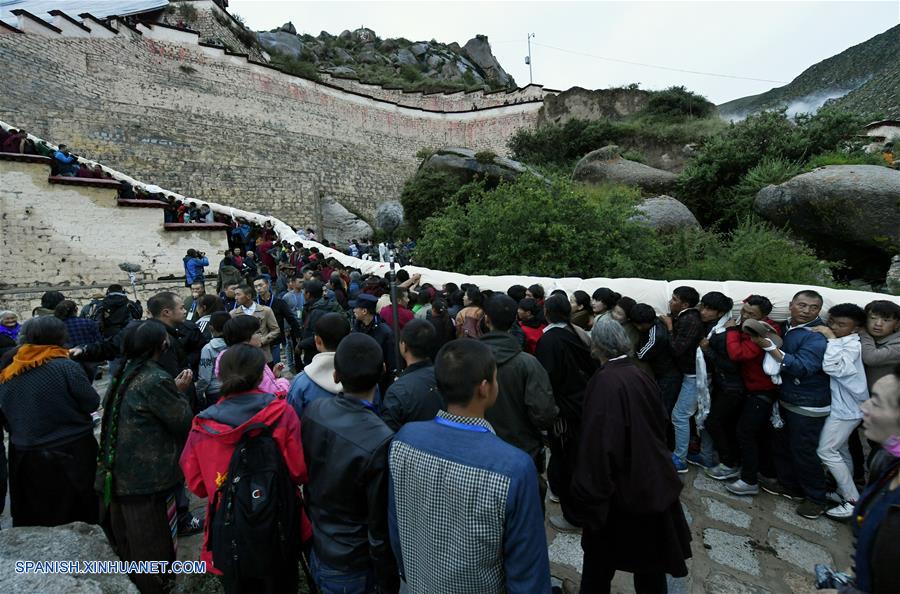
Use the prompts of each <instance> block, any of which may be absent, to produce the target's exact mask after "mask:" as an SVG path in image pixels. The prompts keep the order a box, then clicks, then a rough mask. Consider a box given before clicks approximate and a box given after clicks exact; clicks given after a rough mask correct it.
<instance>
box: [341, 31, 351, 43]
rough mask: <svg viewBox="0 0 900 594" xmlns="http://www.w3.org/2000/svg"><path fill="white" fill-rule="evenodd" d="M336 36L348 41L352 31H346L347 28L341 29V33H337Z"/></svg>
mask: <svg viewBox="0 0 900 594" xmlns="http://www.w3.org/2000/svg"><path fill="white" fill-rule="evenodd" d="M338 37H340V38H341V39H343V40H344V41H350V40H351V39H353V33H351V32H350V31H348V30H347V29H344V30H343V31H341V34H340V35H338Z"/></svg>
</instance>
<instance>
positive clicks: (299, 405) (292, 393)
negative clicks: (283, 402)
mask: <svg viewBox="0 0 900 594" xmlns="http://www.w3.org/2000/svg"><path fill="white" fill-rule="evenodd" d="M334 395H335V394H334V393H333V392H329V391H328V390H326V389H325V388H323V387H322V386H320V385H319V384H317V383H316V382H314V381H312V378H311V377H309V376H308V375H307V374H306V373H301V374H299V375H298V376H297V377H295V378H294V381H293V382H291V389H290V390H289V391H288V394H287V401H288V404H290V405H291V406H293V407H294V410H295V411H297V416H298V417H302V416H303V409H304V408H306V406H307V405H308V404H309V403H310V402H313V401H315V400H318V399H319V398H326V397H329V396H334Z"/></svg>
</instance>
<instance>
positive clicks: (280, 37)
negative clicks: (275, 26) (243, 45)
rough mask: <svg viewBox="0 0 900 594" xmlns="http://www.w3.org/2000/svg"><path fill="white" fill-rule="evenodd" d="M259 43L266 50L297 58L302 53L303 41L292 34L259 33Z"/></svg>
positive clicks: (277, 32) (280, 32)
mask: <svg viewBox="0 0 900 594" xmlns="http://www.w3.org/2000/svg"><path fill="white" fill-rule="evenodd" d="M258 38H259V43H260V44H261V45H262V46H263V47H264V48H266V49H267V50H275V51H277V52H280V53H282V54H287V55H289V56H293V57H295V58H296V57H298V56H299V55H300V52H302V51H303V47H304V46H303V41H302V40H301V39H300V38H299V37H298V36H296V35H294V34H293V33H286V32H284V31H282V30H278V31H275V32H274V33H273V32H269V31H261V32H260V33H259V34H258Z"/></svg>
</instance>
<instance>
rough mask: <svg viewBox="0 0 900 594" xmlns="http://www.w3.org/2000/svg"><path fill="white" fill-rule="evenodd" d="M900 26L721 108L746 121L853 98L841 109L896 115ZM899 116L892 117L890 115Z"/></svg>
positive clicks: (899, 94)
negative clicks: (754, 116) (760, 114)
mask: <svg viewBox="0 0 900 594" xmlns="http://www.w3.org/2000/svg"><path fill="white" fill-rule="evenodd" d="M898 60H900V25H897V26H896V27H893V28H891V29H888V30H887V31H885V32H884V33H881V34H879V35H876V36H875V37H873V38H871V39H869V40H868V41H864V42H863V43H860V44H858V45H854V46H853V47H850V48H848V49H846V50H844V51H843V52H841V53H839V54H837V55H835V56H832V57H830V58H827V59H825V60H822V61H821V62H819V63H818V64H814V65H812V66H810V67H809V68H807V69H806V70H804V71H803V72H801V73H800V75H799V76H797V78H795V79H794V80H792V81H791V82H790V83H789V84H787V85H785V86H783V87H777V88H775V89H771V90H769V91H766V92H765V93H761V94H759V95H751V96H749V97H742V98H740V99H735V100H734V101H729V102H727V103H723V104H722V105H719V113H720V114H721V115H722V116H724V117H729V116H732V117H733V116H738V117H741V116H745V115H747V114H748V113H755V112H758V111H762V110H765V109H775V108H781V107H787V108H788V111H815V110H816V109H817V108H818V107H820V106H821V105H822V104H823V103H824V102H825V101H826V100H834V99H837V98H839V97H843V96H844V95H847V94H848V93H850V94H851V95H852V94H854V93H858V96H857V97H855V98H851V97H849V96H848V101H846V103H843V104H842V103H841V100H836V101H834V103H835V104H837V105H844V106H845V107H847V108H849V109H852V110H854V111H858V112H860V113H868V114H880V115H893V116H896V115H897V113H896V110H897V104H898V102H900V78H898ZM892 110H893V111H894V112H895V113H893V114H892V113H890V112H891V111H892Z"/></svg>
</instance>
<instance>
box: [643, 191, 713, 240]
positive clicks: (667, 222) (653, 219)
mask: <svg viewBox="0 0 900 594" xmlns="http://www.w3.org/2000/svg"><path fill="white" fill-rule="evenodd" d="M637 209H638V211H639V212H640V214H639V215H638V216H636V217H635V219H636V220H639V221H642V222H644V223H646V224H647V225H649V226H651V227H653V228H654V229H656V230H657V231H662V232H667V231H677V230H678V229H684V228H686V227H695V228H699V227H700V223H699V222H698V221H697V217H695V216H694V213H692V212H691V211H690V209H688V207H687V206H685V205H684V204H682V203H681V202H679V201H678V200H675V199H674V198H672V197H671V196H656V197H655V198H647V199H646V200H644V201H643V202H641V203H640V204H639V205H638V207H637Z"/></svg>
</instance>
